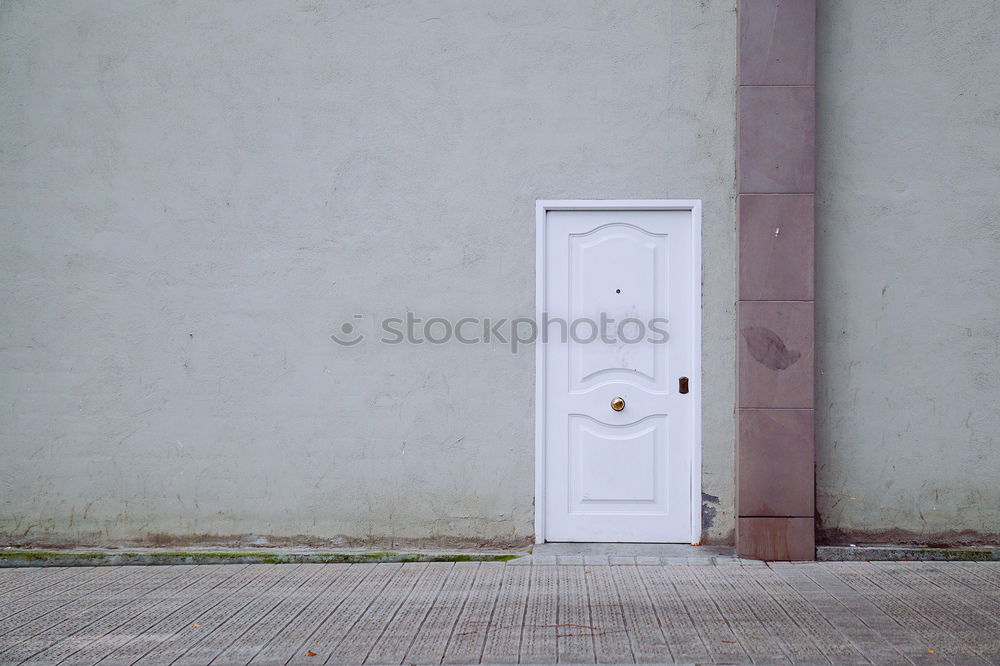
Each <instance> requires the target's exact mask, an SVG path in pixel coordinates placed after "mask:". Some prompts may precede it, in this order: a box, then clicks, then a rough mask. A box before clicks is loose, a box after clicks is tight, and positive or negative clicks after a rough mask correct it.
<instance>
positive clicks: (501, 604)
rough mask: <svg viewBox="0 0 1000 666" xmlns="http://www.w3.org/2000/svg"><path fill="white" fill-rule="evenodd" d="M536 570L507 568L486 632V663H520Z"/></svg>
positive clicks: (484, 655)
mask: <svg viewBox="0 0 1000 666" xmlns="http://www.w3.org/2000/svg"><path fill="white" fill-rule="evenodd" d="M532 569H534V567H530V568H520V569H519V568H516V567H507V568H506V569H505V570H504V572H503V580H502V582H501V585H500V590H499V595H498V596H497V600H496V607H495V609H494V612H493V614H492V616H491V617H490V621H489V627H488V628H487V630H486V643H485V645H484V647H483V654H482V660H483V662H485V663H493V664H500V663H517V660H518V655H519V654H520V649H521V626H522V623H523V621H524V611H525V607H526V604H527V601H528V586H529V581H530V580H531V571H532ZM559 570H562V567H559Z"/></svg>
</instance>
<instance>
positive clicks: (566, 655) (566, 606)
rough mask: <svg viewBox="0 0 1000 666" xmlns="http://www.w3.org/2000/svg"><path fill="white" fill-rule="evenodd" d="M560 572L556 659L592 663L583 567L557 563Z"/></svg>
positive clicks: (591, 628) (589, 620)
mask: <svg viewBox="0 0 1000 666" xmlns="http://www.w3.org/2000/svg"><path fill="white" fill-rule="evenodd" d="M560 559H561V558H560ZM555 570H556V572H557V574H558V576H559V607H558V608H559V610H558V619H557V621H556V628H557V630H558V631H557V632H556V641H557V644H558V649H559V661H560V662H564V663H574V664H583V663H591V664H592V663H594V626H593V624H592V623H591V619H590V603H589V599H588V596H587V583H586V580H585V578H584V577H585V576H588V575H590V574H589V573H588V572H587V570H586V569H584V568H583V567H556V569H555Z"/></svg>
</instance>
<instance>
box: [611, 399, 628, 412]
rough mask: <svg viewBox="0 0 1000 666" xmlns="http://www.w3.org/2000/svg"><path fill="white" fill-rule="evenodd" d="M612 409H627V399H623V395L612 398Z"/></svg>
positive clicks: (617, 410)
mask: <svg viewBox="0 0 1000 666" xmlns="http://www.w3.org/2000/svg"><path fill="white" fill-rule="evenodd" d="M611 409H613V410H615V411H616V412H620V411H622V410H623V409H625V401H624V400H622V397H621V396H617V397H615V398H612V399H611Z"/></svg>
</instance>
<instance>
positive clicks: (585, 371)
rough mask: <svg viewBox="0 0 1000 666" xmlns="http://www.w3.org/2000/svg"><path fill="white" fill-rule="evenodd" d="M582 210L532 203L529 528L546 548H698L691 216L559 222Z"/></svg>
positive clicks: (583, 216) (626, 213)
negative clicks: (533, 456) (534, 430)
mask: <svg viewBox="0 0 1000 666" xmlns="http://www.w3.org/2000/svg"><path fill="white" fill-rule="evenodd" d="M571 203H575V204H577V205H576V206H573V205H563V206H560V205H559V204H571ZM585 203H586V202H539V230H538V231H539V234H540V235H541V237H540V245H539V256H538V261H539V269H538V278H539V290H538V295H539V299H540V301H541V302H540V304H539V306H540V307H539V310H540V315H541V317H542V321H541V322H539V326H543V325H544V326H545V327H546V333H547V336H546V339H545V340H544V341H543V342H542V344H540V345H539V363H538V373H539V377H538V381H539V394H538V398H539V400H540V402H541V406H540V408H539V410H538V416H539V418H540V420H541V423H540V424H539V428H538V436H539V438H540V440H541V441H540V442H538V446H539V448H540V453H539V457H538V462H539V463H540V464H541V466H542V467H543V469H544V475H543V478H542V479H541V480H540V485H541V486H542V487H543V493H544V497H543V502H542V504H543V507H544V508H543V511H544V514H543V516H542V521H541V525H540V526H538V525H536V526H538V527H540V530H541V531H542V532H543V534H544V540H545V541H625V542H686V543H692V542H697V541H698V539H699V532H700V526H696V521H695V517H696V514H695V512H694V508H695V507H696V506H700V503H697V504H696V503H694V502H693V500H692V495H693V491H694V490H695V489H697V491H698V493H700V480H696V479H694V478H693V474H692V466H693V463H694V462H695V460H696V457H695V453H696V452H695V448H696V444H697V443H698V440H697V439H696V435H697V432H696V429H697V428H698V427H700V426H699V424H698V423H697V421H696V412H697V401H696V400H695V396H696V395H697V391H698V385H697V382H698V379H699V374H700V373H699V367H698V365H697V359H696V351H697V348H696V345H697V344H698V343H697V340H696V335H697V334H698V330H697V329H698V328H699V319H698V316H699V315H698V312H699V308H700V298H698V297H697V294H699V293H700V279H698V278H699V277H700V276H699V273H700V262H699V261H698V260H697V259H696V256H695V252H696V249H697V247H696V246H697V243H698V242H700V238H698V239H695V238H694V235H695V231H696V227H698V224H699V220H698V213H699V212H700V206H699V205H698V202H681V203H687V204H688V208H687V209H680V210H649V209H638V210H628V209H626V206H630V205H634V206H637V207H639V206H642V205H645V206H647V207H648V206H650V205H651V204H650V202H645V203H644V204H640V203H638V202H637V203H635V204H632V203H630V202H621V206H620V207H619V208H618V209H601V210H593V209H589V210H588V209H583V210H580V209H576V210H572V209H563V210H559V208H560V207H562V208H575V207H581V206H583V205H585ZM594 203H595V204H596V203H598V202H594ZM660 203H661V204H663V205H666V204H668V203H671V202H660ZM673 203H674V204H677V203H678V202H673ZM601 205H602V206H610V205H613V204H610V203H602V204H601ZM675 207H676V206H675ZM562 322H566V325H565V328H564V327H563V324H562ZM564 330H565V335H564V334H563V331H564ZM697 460H700V456H698V458H697ZM540 540H541V539H540Z"/></svg>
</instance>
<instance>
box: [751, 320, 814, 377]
mask: <svg viewBox="0 0 1000 666" xmlns="http://www.w3.org/2000/svg"><path fill="white" fill-rule="evenodd" d="M740 333H742V334H743V339H744V340H746V341H747V349H749V350H750V355H751V356H753V357H754V359H755V360H756V361H757V362H758V363H760V364H762V365H765V366H767V367H769V368H771V369H772V370H784V369H785V368H787V367H789V366H790V365H792V364H794V363H795V362H796V361H798V360H799V359H800V358H802V352H798V351H795V350H793V349H789V348H788V347H786V346H785V341H784V340H782V339H781V337H780V336H779V335H778V334H777V333H775V332H774V331H772V330H771V329H769V328H764V327H763V326H747V327H746V328H744V329H742V330H741V331H740Z"/></svg>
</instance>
